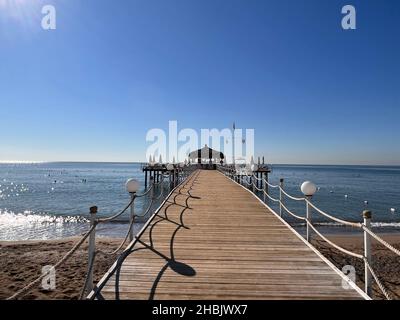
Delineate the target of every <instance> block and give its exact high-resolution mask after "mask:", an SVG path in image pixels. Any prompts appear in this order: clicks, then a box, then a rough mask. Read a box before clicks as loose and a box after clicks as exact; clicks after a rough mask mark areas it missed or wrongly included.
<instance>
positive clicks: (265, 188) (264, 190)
mask: <svg viewBox="0 0 400 320" xmlns="http://www.w3.org/2000/svg"><path fill="white" fill-rule="evenodd" d="M261 177H262V176H261ZM261 181H262V182H263V198H264V203H267V195H266V193H267V192H268V191H267V190H268V189H267V184H266V183H265V181H263V180H261Z"/></svg>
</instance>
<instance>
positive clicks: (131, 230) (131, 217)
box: [129, 192, 136, 242]
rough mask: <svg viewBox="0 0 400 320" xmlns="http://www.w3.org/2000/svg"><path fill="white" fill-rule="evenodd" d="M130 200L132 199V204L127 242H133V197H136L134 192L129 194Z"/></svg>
mask: <svg viewBox="0 0 400 320" xmlns="http://www.w3.org/2000/svg"><path fill="white" fill-rule="evenodd" d="M130 195H131V199H132V203H131V215H130V220H129V223H130V225H131V228H130V230H129V240H130V242H132V241H133V225H134V222H133V221H134V220H135V197H136V192H131V193H130Z"/></svg>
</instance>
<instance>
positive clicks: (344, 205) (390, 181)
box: [270, 165, 400, 227]
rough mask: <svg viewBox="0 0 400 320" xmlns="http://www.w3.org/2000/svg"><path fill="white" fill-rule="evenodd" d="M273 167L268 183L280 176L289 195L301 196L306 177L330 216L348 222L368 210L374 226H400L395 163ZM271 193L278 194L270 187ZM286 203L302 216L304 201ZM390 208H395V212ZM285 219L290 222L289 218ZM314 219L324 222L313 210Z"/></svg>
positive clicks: (399, 184)
mask: <svg viewBox="0 0 400 320" xmlns="http://www.w3.org/2000/svg"><path fill="white" fill-rule="evenodd" d="M272 168H273V170H272V174H271V175H270V183H272V184H279V178H284V179H285V180H284V188H285V190H286V191H287V192H288V193H289V194H291V195H294V196H297V197H302V194H301V191H300V185H301V183H302V182H304V181H306V180H310V181H312V182H314V183H315V184H316V185H317V187H318V189H319V190H318V191H317V193H316V194H315V195H314V197H313V199H312V201H313V202H314V203H315V204H316V205H317V206H318V207H319V208H320V209H322V210H323V211H325V212H327V213H329V214H331V215H334V216H337V217H340V218H344V219H345V220H350V221H362V211H363V210H365V209H369V210H371V211H372V213H373V220H372V221H373V223H374V224H373V225H374V226H380V227H399V226H400V224H399V222H400V167H398V166H394V167H388V166H301V165H298V166H293V165H279V166H273V167H272ZM271 194H272V195H273V196H274V197H278V193H277V191H275V190H274V189H271ZM346 195H347V197H346ZM365 201H368V204H365ZM286 204H287V206H288V208H289V209H290V210H293V211H294V212H295V213H300V215H303V216H304V214H305V205H304V203H298V202H296V201H293V200H290V199H287V200H286ZM274 208H276V206H275V207H274ZM392 208H393V209H395V212H394V213H393V212H392V210H391V209H392ZM288 219H289V220H290V221H293V219H290V217H288ZM313 220H314V221H318V222H326V221H327V220H326V219H324V218H323V217H322V216H321V215H319V214H318V213H313Z"/></svg>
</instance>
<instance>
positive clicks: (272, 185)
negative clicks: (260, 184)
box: [263, 179, 279, 188]
mask: <svg viewBox="0 0 400 320" xmlns="http://www.w3.org/2000/svg"><path fill="white" fill-rule="evenodd" d="M263 181H264V183H265V184H266V185H267V186H268V187H270V188H279V185H274V184H271V183H269V182H268V181H267V180H266V179H263Z"/></svg>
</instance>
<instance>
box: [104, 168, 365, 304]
mask: <svg viewBox="0 0 400 320" xmlns="http://www.w3.org/2000/svg"><path fill="white" fill-rule="evenodd" d="M134 248H136V249H140V248H141V249H140V250H138V251H136V252H133V253H131V254H130V255H129V256H128V257H127V258H126V260H125V261H124V263H123V264H122V268H121V273H120V276H119V281H118V284H119V288H118V294H119V299H155V300H162V299H185V300H186V299H361V298H362V296H361V294H360V292H358V291H357V290H355V289H350V290H346V289H343V287H342V278H341V276H339V274H338V273H337V272H336V271H334V269H333V268H332V267H331V266H330V265H328V264H327V263H326V262H325V261H324V260H323V259H322V258H321V257H320V256H319V255H318V254H317V253H316V252H314V251H313V250H312V249H311V248H310V247H309V246H308V245H307V244H306V243H305V242H304V241H302V240H301V239H300V238H299V237H298V236H297V235H296V234H295V233H294V232H293V231H292V230H291V229H290V228H289V227H288V226H287V225H286V224H285V223H284V222H282V221H281V220H280V219H279V218H278V217H277V216H276V215H274V214H273V213H271V212H270V211H269V210H268V208H267V207H266V206H264V205H263V204H262V203H261V202H260V201H258V200H257V199H256V198H255V197H254V196H253V195H252V194H251V193H250V192H247V191H246V190H245V189H244V188H242V187H241V186H239V185H238V184H235V183H234V182H232V181H230V180H229V179H228V178H226V177H225V176H223V175H222V174H221V173H219V172H217V171H203V170H199V171H197V172H195V173H194V174H193V175H192V176H191V177H190V178H189V179H188V180H187V181H186V182H185V183H184V184H183V185H182V186H181V187H179V188H178V189H177V190H176V191H175V192H174V193H173V194H172V195H171V196H170V198H169V199H168V201H167V202H166V203H165V204H164V206H163V207H162V209H161V210H160V211H159V213H158V214H157V215H156V216H155V218H154V219H153V220H152V221H151V223H150V224H149V225H148V227H147V228H146V230H145V231H144V233H143V234H142V236H141V237H140V242H139V243H136V244H135V247H134ZM104 279H105V278H104ZM104 279H103V280H102V281H104ZM115 279H116V278H115V274H114V275H113V276H112V277H111V278H109V279H108V281H106V284H105V286H104V287H103V289H102V291H101V295H102V296H103V297H104V298H105V299H115V298H116V286H115Z"/></svg>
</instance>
